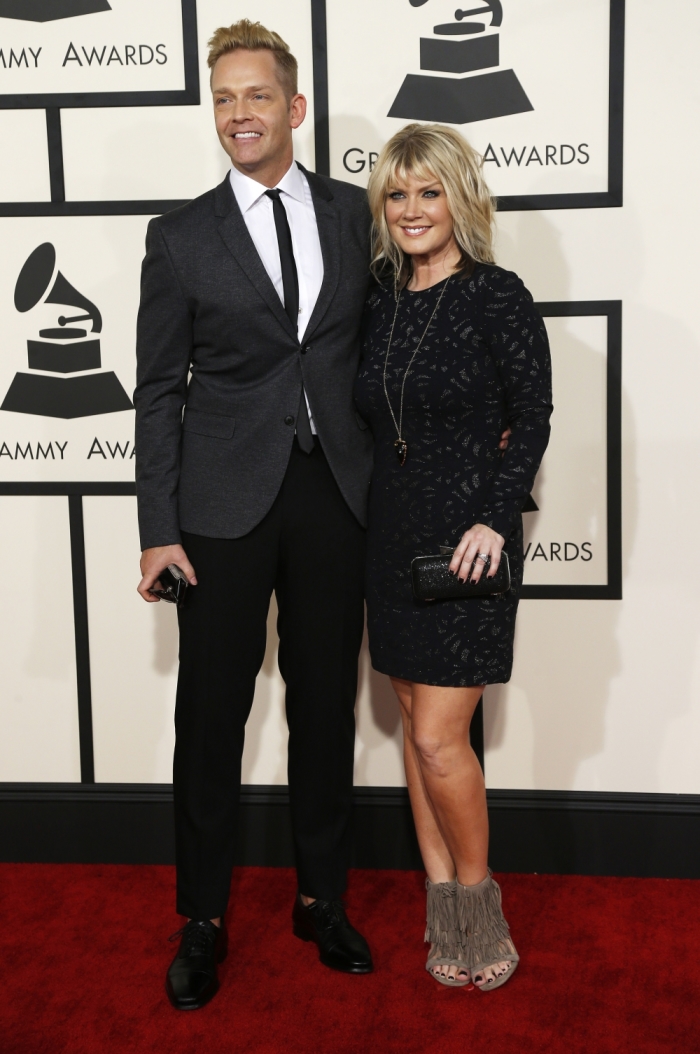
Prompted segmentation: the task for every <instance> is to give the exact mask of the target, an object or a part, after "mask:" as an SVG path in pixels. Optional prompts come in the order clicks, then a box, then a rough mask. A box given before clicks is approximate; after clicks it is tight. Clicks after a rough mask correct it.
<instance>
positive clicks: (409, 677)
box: [371, 656, 511, 688]
mask: <svg viewBox="0 0 700 1054" xmlns="http://www.w3.org/2000/svg"><path fill="white" fill-rule="evenodd" d="M371 658H372V669H373V670H376V672H377V673H383V674H384V675H385V676H386V677H395V678H396V679H397V680H400V681H412V682H413V683H414V684H427V685H429V686H430V687H432V688H487V687H488V686H489V685H490V684H507V683H508V681H509V680H510V677H511V674H510V671H509V672H508V674H507V676H503V677H497V678H495V679H494V680H491V681H475V680H473V678H469V677H463V678H459V679H457V680H456V683H455V678H453V677H441V678H439V679H435V677H434V676H432V677H430V679H428V677H426V676H425V673H423V672H418V671H415V672H413V673H411V672H410V671H409V672H405V673H397V672H396V668H395V667H394V664H393V663H378V662H377V661H376V660H375V658H374V656H372V657H371ZM396 665H397V666H399V665H400V664H398V663H397V664H396ZM388 667H394V668H393V669H389V668H388ZM403 668H404V669H405V667H403ZM447 681H449V682H450V683H446V682H447Z"/></svg>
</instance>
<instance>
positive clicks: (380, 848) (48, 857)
mask: <svg viewBox="0 0 700 1054" xmlns="http://www.w3.org/2000/svg"><path fill="white" fill-rule="evenodd" d="M488 799H489V814H490V823H491V853H490V862H491V865H492V867H493V868H494V870H496V871H518V872H525V873H528V872H530V873H532V872H540V873H549V874H579V875H632V876H638V877H644V878H651V877H655V878H700V795H680V794H603V793H583V792H577V791H517V790H515V791H511V790H507V791H506V790H493V791H489V794H488ZM173 860H174V839H173V822H172V789H171V788H170V786H168V785H150V784H146V785H141V784H93V785H89V784H65V783H58V784H44V783H39V784H36V783H35V784H8V783H5V784H0V861H2V862H5V863H7V862H27V863H30V862H31V863H95V864H97V863H100V864H105V863H117V864H134V863H138V864H170V863H172V862H173ZM293 862H294V854H293V849H292V836H291V827H290V820H289V800H288V796H287V788H286V787H244V788H243V793H242V799H241V826H240V840H239V850H238V856H237V863H239V864H242V865H258V866H270V867H288V866H291V865H292V864H293ZM353 865H354V866H355V867H366V868H401V869H407V868H417V869H418V868H420V867H421V859H420V854H419V852H418V845H417V843H416V836H415V831H414V828H413V822H412V819H411V812H410V808H409V804H408V797H407V795H406V791H405V790H402V789H401V788H393V787H392V788H387V787H357V788H356V789H355V816H354V849H353Z"/></svg>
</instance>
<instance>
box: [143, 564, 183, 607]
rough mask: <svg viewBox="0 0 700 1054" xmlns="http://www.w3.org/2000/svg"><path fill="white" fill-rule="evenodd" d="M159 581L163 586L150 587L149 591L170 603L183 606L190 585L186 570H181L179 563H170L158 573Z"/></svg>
mask: <svg viewBox="0 0 700 1054" xmlns="http://www.w3.org/2000/svg"><path fill="white" fill-rule="evenodd" d="M158 581H159V582H160V584H161V586H162V588H161V589H155V588H153V589H149V590H148V592H149V593H152V594H153V596H154V597H159V598H160V600H166V601H167V602H168V604H177V606H178V607H179V608H180V607H182V605H183V604H184V603H185V596H186V594H187V586H188V585H189V582H188V581H187V579H186V577H185V573H184V571H181V570H180V568H179V567H178V566H177V564H168V566H167V567H166V568H165V570H164V571H161V573H160V574H159V575H158Z"/></svg>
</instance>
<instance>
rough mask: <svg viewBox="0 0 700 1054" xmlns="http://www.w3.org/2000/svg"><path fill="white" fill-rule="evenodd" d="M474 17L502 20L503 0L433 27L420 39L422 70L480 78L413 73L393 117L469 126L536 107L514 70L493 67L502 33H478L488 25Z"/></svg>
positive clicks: (415, 2) (415, 3)
mask: <svg viewBox="0 0 700 1054" xmlns="http://www.w3.org/2000/svg"><path fill="white" fill-rule="evenodd" d="M409 2H410V4H411V7H422V6H423V4H425V3H427V2H428V0H409ZM471 15H483V16H485V17H488V16H490V19H491V20H490V22H489V26H490V27H494V28H497V27H499V26H500V25H501V23H502V21H503V6H502V4H501V2H500V0H486V3H485V6H483V7H474V8H471V9H469V10H468V11H462V10H460V9H459V8H458V9H457V10H456V11H455V14H454V17H455V19H456V20H457V21H456V22H444V23H442V24H441V25H437V26H434V27H433V32H434V34H435V36H434V37H421V42H420V68H421V69H422V70H435V71H437V72H440V73H452V74H455V73H466V74H475V73H476V75H475V76H466V77H454V76H453V77H434V76H431V75H428V76H423V75H422V74H413V73H409V74H408V76H407V77H406V79H405V80H404V82H403V84H402V85H401V89H400V91H399V94H398V95H397V96H396V98H395V99H394V103H393V105H392V107H391V109H390V110H389V113H388V116H389V117H402V118H410V119H412V120H418V121H445V122H446V123H448V124H467V123H469V122H471V121H487V120H489V119H490V118H493V117H505V116H507V115H508V114H514V113H525V112H526V111H528V110H533V109H534V107H533V105H532V103H531V102H530V100H529V99H528V97H527V95H526V94H525V92H524V90H523V88H522V85H521V84H520V81H519V80H518V78H517V77H516V75H515V72H514V71H513V70H496V72H491V73H478V72H477V71H478V70H493V69H494V68H495V67H497V66H498V65H499V63H500V54H499V39H500V38H499V34H498V33H489V34H486V35H485V36H483V37H482V36H480V35H479V34H481V33H484V32H485V30H486V28H487V27H486V23H485V22H481V21H468V22H465V21H464V19H465V18H469V17H470V16H471Z"/></svg>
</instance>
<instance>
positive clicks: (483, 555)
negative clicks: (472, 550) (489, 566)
mask: <svg viewBox="0 0 700 1054" xmlns="http://www.w3.org/2000/svg"><path fill="white" fill-rule="evenodd" d="M476 558H477V560H483V561H484V563H486V562H487V561H488V559H489V554H488V553H477V554H476Z"/></svg>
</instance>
